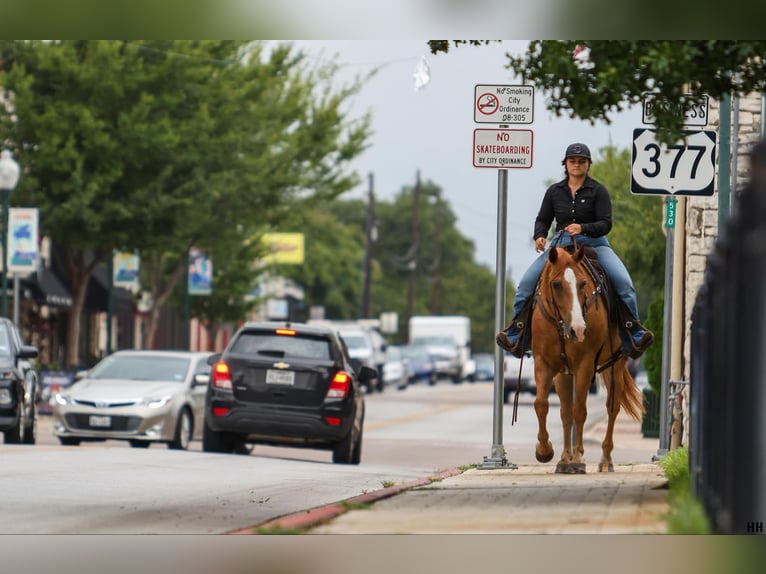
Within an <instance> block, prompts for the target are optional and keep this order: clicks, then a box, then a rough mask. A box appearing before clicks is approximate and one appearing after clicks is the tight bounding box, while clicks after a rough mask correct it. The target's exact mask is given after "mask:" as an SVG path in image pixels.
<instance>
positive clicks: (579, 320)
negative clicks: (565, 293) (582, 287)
mask: <svg viewBox="0 0 766 574" xmlns="http://www.w3.org/2000/svg"><path fill="white" fill-rule="evenodd" d="M564 280H565V281H566V282H567V286H568V287H569V290H570V291H571V293H572V311H571V319H570V325H571V327H572V331H573V332H574V334H575V339H576V340H577V341H579V342H582V341H584V340H585V317H584V316H583V314H582V307H581V306H580V298H579V297H578V296H577V277H576V276H575V272H574V271H573V270H572V268H571V267H567V269H566V271H564Z"/></svg>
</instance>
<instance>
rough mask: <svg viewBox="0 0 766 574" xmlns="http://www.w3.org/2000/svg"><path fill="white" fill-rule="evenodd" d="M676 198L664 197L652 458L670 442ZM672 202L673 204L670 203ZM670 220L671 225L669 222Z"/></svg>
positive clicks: (658, 456) (656, 457)
mask: <svg viewBox="0 0 766 574" xmlns="http://www.w3.org/2000/svg"><path fill="white" fill-rule="evenodd" d="M676 201H677V199H676V198H675V197H672V196H668V197H666V198H665V214H666V215H665V228H666V229H665V301H664V305H663V310H662V324H663V327H662V371H661V374H660V446H659V449H658V450H657V454H656V455H655V456H654V457H653V459H654V460H659V459H660V458H662V457H663V456H664V455H665V453H667V452H668V445H669V442H670V416H669V415H670V413H669V412H668V411H669V408H670V405H669V403H668V391H669V389H670V359H671V354H670V344H671V340H670V338H671V335H672V333H671V329H672V323H673V314H672V310H673V250H674V247H675V245H674V239H675V238H674V236H675V230H674V227H675V217H673V218H672V219H671V218H670V217H668V210H669V209H670V210H672V211H674V210H675V202H676ZM671 202H673V206H672V207H671V206H670V203H671ZM671 222H672V226H671V225H670V223H671Z"/></svg>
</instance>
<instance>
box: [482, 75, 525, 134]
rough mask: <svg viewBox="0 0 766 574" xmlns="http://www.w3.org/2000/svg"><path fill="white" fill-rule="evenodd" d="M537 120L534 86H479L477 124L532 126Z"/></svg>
mask: <svg viewBox="0 0 766 574" xmlns="http://www.w3.org/2000/svg"><path fill="white" fill-rule="evenodd" d="M534 119H535V88H534V86H504V85H503V86H498V85H488V84H477V85H476V87H475V88H474V106H473V121H474V122H476V123H477V124H531V123H532V122H533V121H534Z"/></svg>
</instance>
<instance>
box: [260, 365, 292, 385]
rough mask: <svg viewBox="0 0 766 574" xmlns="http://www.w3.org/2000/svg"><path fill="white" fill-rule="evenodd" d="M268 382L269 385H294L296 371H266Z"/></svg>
mask: <svg viewBox="0 0 766 574" xmlns="http://www.w3.org/2000/svg"><path fill="white" fill-rule="evenodd" d="M266 383H267V384H269V385H294V384H295V371H275V370H274V369H269V370H268V371H266Z"/></svg>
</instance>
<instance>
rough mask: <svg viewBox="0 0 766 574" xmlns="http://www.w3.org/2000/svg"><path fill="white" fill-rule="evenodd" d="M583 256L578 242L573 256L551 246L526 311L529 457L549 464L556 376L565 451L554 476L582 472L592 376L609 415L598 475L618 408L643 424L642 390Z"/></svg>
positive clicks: (606, 466) (605, 466) (607, 456)
mask: <svg viewBox="0 0 766 574" xmlns="http://www.w3.org/2000/svg"><path fill="white" fill-rule="evenodd" d="M584 254H585V251H584V247H583V246H582V245H581V246H580V247H579V248H578V249H577V250H576V251H575V253H574V255H570V254H569V253H568V252H567V251H566V250H565V249H563V248H560V247H551V249H550V251H549V254H548V261H547V262H546V264H545V267H544V269H543V272H542V274H541V276H540V282H539V284H538V292H537V294H536V301H535V306H534V310H533V313H532V355H533V356H534V359H535V381H536V384H537V395H536V397H535V412H536V413H537V421H538V433H537V446H536V448H535V456H536V458H537V460H538V461H540V462H549V461H550V460H551V459H552V458H553V446H552V445H551V442H550V440H549V437H548V431H547V429H546V418H547V416H548V393H549V392H550V387H551V382H552V381H553V380H554V378H555V385H556V394H557V395H558V397H559V401H560V405H561V423H562V425H563V430H564V447H563V451H562V453H561V459H560V460H559V462H558V464H557V465H556V472H557V473H568V474H582V473H584V472H585V463H584V461H583V454H584V449H583V426H584V425H585V419H586V417H587V414H588V413H587V405H586V400H587V397H588V389H589V388H590V386H591V383H593V382H594V380H595V376H596V374H597V372H599V373H600V374H601V377H602V378H603V381H604V383H605V385H606V390H607V399H606V406H607V412H608V415H609V419H608V420H609V422H608V425H607V430H606V436H605V437H604V441H603V442H602V443H601V461H600V463H599V466H598V469H599V471H600V472H604V471H608V472H613V471H614V466H613V464H612V449H613V448H614V443H613V442H612V434H613V431H614V422H615V419H616V418H617V414H618V413H619V412H620V407H621V406H622V407H623V408H625V411H626V412H627V413H628V414H629V415H630V416H631V417H633V418H634V419H635V420H641V413H642V412H644V404H643V397H642V394H641V391H640V390H639V389H638V387H637V386H636V384H635V382H634V381H633V377H632V376H631V375H630V372H629V371H628V367H627V357H626V356H625V354H624V353H622V350H621V349H622V345H621V343H620V336H619V334H618V331H617V329H618V328H617V323H616V322H615V321H611V320H610V316H609V311H608V308H607V304H606V301H605V299H604V298H603V297H602V295H601V290H600V289H598V288H597V285H596V281H595V280H594V278H593V277H592V275H591V273H589V272H588V270H587V269H586V268H585V266H584V263H583V262H582V259H583V257H584ZM573 423H574V428H575V433H574V444H572V441H573V437H572V424H573Z"/></svg>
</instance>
